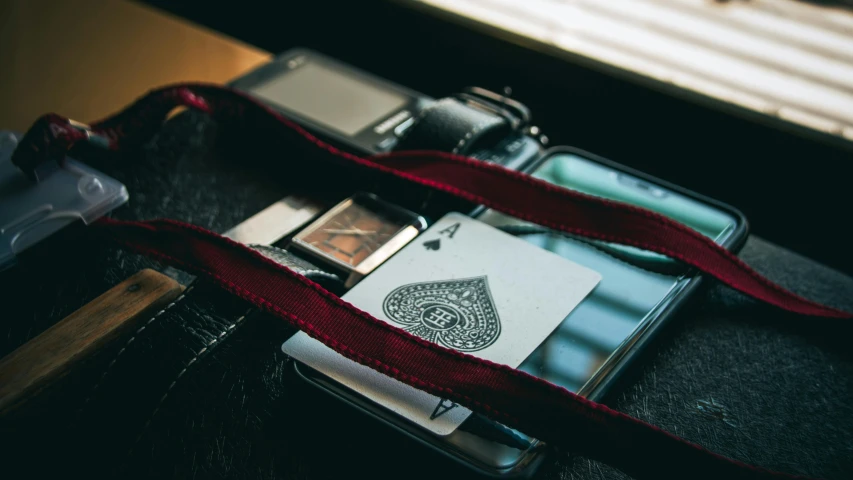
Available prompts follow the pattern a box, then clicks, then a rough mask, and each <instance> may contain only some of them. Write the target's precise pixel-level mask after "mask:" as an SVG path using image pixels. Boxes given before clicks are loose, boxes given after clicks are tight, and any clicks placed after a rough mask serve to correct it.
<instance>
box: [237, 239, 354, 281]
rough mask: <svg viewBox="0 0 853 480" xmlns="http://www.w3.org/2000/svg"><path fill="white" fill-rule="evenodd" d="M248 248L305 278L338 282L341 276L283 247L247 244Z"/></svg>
mask: <svg viewBox="0 0 853 480" xmlns="http://www.w3.org/2000/svg"><path fill="white" fill-rule="evenodd" d="M249 247H250V248H253V249H254V250H256V251H257V252H258V253H260V254H261V255H263V256H265V257H267V258H269V259H270V260H272V261H273V262H276V263H278V264H279V265H284V266H285V267H287V268H289V269H291V270H293V271H294V272H296V273H298V274H300V275H302V276H303V277H305V278H308V279H310V280H313V281H315V282H321V281H322V282H325V281H331V282H340V281H341V278H340V277H338V276H337V275H335V274H334V273H330V272H327V271H325V270H323V269H321V268H320V267H318V266H316V265H314V264H313V263H311V262H309V261H308V260H305V259H303V258H301V257H297V256H296V255H294V254H293V253H292V252H289V251H287V250H285V249H283V248H278V247H273V246H270V245H257V244H253V245H249Z"/></svg>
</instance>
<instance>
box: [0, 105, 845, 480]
mask: <svg viewBox="0 0 853 480" xmlns="http://www.w3.org/2000/svg"><path fill="white" fill-rule="evenodd" d="M215 132H216V128H215V127H213V126H211V124H210V122H208V121H206V120H204V118H203V117H200V116H196V115H187V116H182V117H180V118H179V119H177V120H176V121H174V122H171V123H170V125H169V127H168V128H167V129H166V131H165V132H164V133H163V134H162V135H161V136H160V137H159V138H158V139H157V140H156V141H155V142H154V143H153V144H152V145H149V146H148V148H147V149H146V150H145V152H144V153H143V155H141V157H140V158H138V159H136V160H137V161H136V162H135V163H124V164H111V163H109V162H105V163H101V164H100V165H99V166H101V167H102V168H105V169H106V170H108V171H109V172H110V173H111V174H113V175H115V176H116V177H117V178H119V179H120V180H122V181H123V182H125V183H126V184H127V186H128V188H129V190H130V191H131V194H132V200H131V203H130V205H129V206H128V207H125V208H123V209H121V210H120V211H118V212H116V216H118V217H121V218H155V217H170V218H177V219H182V220H187V221H192V222H194V223H196V224H198V225H201V226H203V227H206V228H212V229H215V230H219V231H223V230H225V229H227V228H228V227H230V226H232V225H233V224H235V223H238V222H239V221H240V220H242V219H243V218H245V217H247V216H248V215H250V214H251V213H253V212H255V211H257V210H259V209H260V208H262V207H263V206H265V205H267V204H269V203H271V202H273V201H275V200H276V199H278V198H279V197H280V196H281V195H283V194H286V193H287V188H285V187H284V186H282V185H281V184H280V183H278V182H277V181H274V180H273V179H272V177H271V176H270V175H266V174H265V171H264V170H263V169H260V170H259V169H258V168H257V165H256V164H255V163H253V162H251V161H250V160H251V159H250V158H248V157H246V156H241V155H235V154H234V152H233V151H232V153H231V154H229V155H227V156H225V157H222V156H218V157H217V156H211V155H210V153H211V149H210V148H209V146H211V145H213V144H214V143H222V141H223V134H221V133H220V134H219V135H216V134H215ZM225 136H226V137H227V134H226V135H225ZM255 154H257V152H254V153H252V155H255ZM266 154H267V155H270V156H272V155H281V152H266ZM742 257H743V258H744V259H745V260H746V261H747V262H748V263H750V264H751V265H753V266H754V267H756V268H757V269H759V270H760V271H761V272H763V273H765V274H766V275H767V276H769V277H770V278H771V279H773V280H775V281H778V282H780V283H782V284H783V285H785V286H787V287H789V288H792V289H794V290H795V291H797V292H799V293H801V294H803V295H805V296H808V297H810V298H814V299H816V300H820V301H823V302H827V303H829V304H832V305H835V306H838V307H841V308H845V309H848V310H853V279H851V278H850V277H847V276H844V275H842V274H839V273H837V272H835V271H833V270H831V269H828V268H826V267H823V266H821V265H819V264H816V263H814V262H812V261H810V260H808V259H806V258H803V257H801V256H799V255H797V254H794V253H791V252H789V251H786V250H784V249H782V248H779V247H777V246H775V245H773V244H771V243H769V242H766V241H764V240H761V239H759V238H756V237H752V238H751V239H750V240H749V241H748V243H747V245H746V247H745V248H744V250H743V252H742ZM83 265H84V266H83V267H82V268H77V269H66V270H60V271H61V272H64V273H63V276H61V277H56V278H52V277H48V276H45V275H44V270H42V271H40V270H38V269H37V268H35V267H30V268H29V269H27V268H21V269H18V270H13V271H7V272H4V273H3V275H0V288H2V290H3V291H4V295H5V298H4V302H6V303H7V305H10V309H9V310H8V311H9V312H11V314H10V315H8V316H5V319H4V326H3V328H4V331H3V332H2V335H0V342H2V347H3V352H7V351H10V350H11V349H13V348H15V347H16V346H17V345H19V344H20V343H22V342H23V341H25V340H26V339H28V338H31V337H32V336H34V335H36V334H38V333H39V331H41V330H42V329H44V328H46V327H47V326H48V325H49V324H51V323H52V322H55V321H56V320H58V319H59V318H62V317H63V316H65V315H66V314H67V313H70V312H71V311H73V310H74V309H76V308H77V307H79V306H80V305H82V304H84V303H86V302H87V301H88V300H89V299H91V298H94V296H97V295H98V294H100V293H101V292H103V291H104V290H106V289H107V288H109V287H110V286H111V285H113V284H115V283H118V282H119V281H121V280H122V279H124V278H126V277H127V276H129V275H130V274H132V273H133V272H135V271H137V270H138V269H139V268H142V267H144V266H150V265H153V264H152V263H151V262H149V261H147V260H144V259H140V258H139V257H137V256H134V255H128V254H124V253H122V252H118V251H114V250H109V251H102V252H96V254H93V255H92V256H91V257H87V260H86V261H85V262H83ZM39 272H41V273H39ZM33 285H35V286H36V288H35V289H34V288H33ZM50 295H54V296H55V297H52V298H54V299H55V300H54V301H46V300H45V299H46V298H51V297H50ZM850 333H851V328H850V327H849V326H848V324H847V323H845V322H838V321H821V320H815V319H808V318H803V317H797V316H794V315H788V314H784V313H781V312H779V311H776V310H774V309H771V308H769V307H766V306H763V305H760V304H757V303H756V302H754V301H752V300H750V299H748V298H745V297H743V296H742V295H739V294H737V293H735V292H733V291H731V290H729V289H727V288H724V287H721V286H718V285H712V284H711V283H710V282H709V283H708V284H707V285H706V288H705V289H704V290H702V291H701V293H700V294H699V295H697V297H696V298H695V300H694V301H693V302H692V303H691V304H690V305H689V306H688V307H687V308H686V309H685V310H683V311H682V312H681V313H680V314H679V315H678V316H677V318H676V319H674V320H673V321H672V322H671V323H670V325H669V326H668V327H667V328H666V329H665V330H664V332H663V334H662V335H661V336H660V337H659V338H658V339H657V340H656V341H655V342H654V343H653V345H652V346H651V347H650V348H649V349H648V350H647V351H646V352H645V353H644V354H643V355H642V356H641V357H640V358H639V359H638V362H636V364H635V365H634V368H632V369H630V370H629V372H628V373H627V374H626V376H625V378H624V379H623V381H622V382H621V385H619V386H617V387H616V389H615V390H614V391H613V393H612V395H610V397H608V398H607V399H606V400H605V401H606V403H608V404H609V405H611V406H613V407H615V408H617V409H619V410H621V411H624V412H626V413H629V414H631V415H634V416H637V417H638V418H641V419H643V420H646V421H649V422H651V423H653V424H656V425H659V426H661V427H663V428H664V429H666V430H668V431H671V432H673V433H676V434H678V435H681V436H683V437H685V438H687V439H689V440H693V441H696V442H698V443H700V444H702V445H704V446H707V447H709V448H711V449H713V450H715V451H717V452H719V453H722V454H724V455H728V456H732V457H735V458H738V459H740V460H744V461H747V462H751V463H755V464H758V465H761V466H764V467H769V468H774V469H779V470H784V471H787V472H791V473H801V474H808V475H813V476H820V477H825V478H837V479H842V478H851V477H853V407H851V404H853V402H851V400H853V385H851V382H850V378H851V376H853V375H851V374H853V358H851V352H850V348H849V346H848V345H849V338H850ZM288 334H289V330H287V329H286V328H283V326H282V325H281V324H280V323H279V322H276V321H275V320H274V319H271V318H268V317H264V316H257V317H252V318H249V319H247V320H246V321H245V322H243V323H242V324H241V326H240V328H238V329H237V330H236V331H235V332H234V333H233V334H231V335H230V336H229V337H228V338H227V339H225V340H223V341H222V342H221V344H220V345H219V347H217V348H216V349H215V350H214V351H213V352H212V353H211V354H210V355H207V356H206V357H205V361H204V362H199V365H195V366H194V368H193V369H192V370H190V371H189V372H188V373H187V375H185V376H184V377H183V378H182V379H181V381H180V382H178V383H177V384H176V385H175V386H174V388H171V387H170V390H169V396H168V398H166V399H164V400H163V402H161V404H160V405H159V409H158V410H157V411H155V412H153V413H151V414H149V415H144V416H145V417H147V418H148V419H149V421H148V422H147V423H146V424H145V425H144V426H142V427H139V429H138V430H137V431H134V432H132V434H131V435H127V437H128V438H131V439H133V441H132V442H130V443H129V444H128V445H115V446H114V447H115V451H116V452H119V453H117V454H116V455H115V456H114V457H111V458H97V451H96V450H91V451H88V453H87V454H86V455H87V457H84V459H88V458H89V457H88V455H91V459H92V462H91V463H90V464H89V468H90V469H91V470H89V471H87V473H88V474H89V475H90V476H95V477H97V476H98V474H99V473H103V472H102V471H101V469H103V471H104V472H116V471H118V472H120V474H119V476H121V477H124V478H130V477H138V478H151V477H156V478H246V479H253V478H264V479H266V478H304V479H320V478H341V477H344V476H347V477H356V478H358V477H367V478H400V477H415V478H434V477H435V476H437V475H440V476H444V477H446V478H456V477H458V476H464V475H466V473H465V472H462V471H459V470H457V469H455V468H454V467H452V466H449V465H447V463H446V462H443V461H441V459H439V458H438V457H436V456H435V455H433V454H431V453H429V452H427V451H426V450H424V449H422V448H420V447H419V446H418V445H416V444H415V443H414V442H412V441H409V440H406V439H403V438H400V437H399V436H395V435H393V434H392V432H390V431H389V430H388V429H387V428H382V427H380V426H378V425H377V424H376V423H375V422H373V421H371V420H370V419H368V418H365V417H363V416H360V415H356V414H354V413H353V412H352V411H351V410H349V409H347V408H343V406H342V405H341V404H339V403H337V402H336V401H334V400H332V399H330V398H328V397H326V396H324V395H321V394H318V393H317V392H314V391H311V390H310V389H308V388H307V387H305V386H304V385H303V384H302V383H301V382H300V381H299V380H298V379H297V378H296V377H295V375H294V374H293V372H292V369H291V368H290V366H289V365H288V364H287V363H286V360H285V358H284V357H283V355H282V354H281V353H280V351H279V347H280V345H281V342H282V340H283V339H284V338H286V337H287V335H288ZM149 355H159V352H157V350H156V348H152V350H151V351H150V352H149ZM155 373H156V372H153V373H152V374H155ZM80 378H83V379H84V380H85V379H86V378H88V381H89V382H91V381H93V380H92V378H91V375H90V376H89V377H85V376H83V377H80ZM84 383H85V382H84ZM84 386H85V385H84ZM86 388H89V389H90V388H91V387H90V386H89V387H86ZM130 394H131V393H129V395H130ZM117 400H121V399H117ZM79 401H80V399H79V398H74V397H73V396H69V397H67V398H66V402H67V404H68V405H69V407H68V408H69V411H72V412H73V408H72V406H75V405H77V403H75V402H79ZM81 435H82V434H81ZM81 438H85V437H81ZM6 440H14V439H13V438H10V437H7V438H6ZM112 440H113V439H110V438H107V439H91V441H93V442H94V441H101V442H110V441H112ZM115 441H116V442H117V441H118V440H115ZM81 442H82V440H81ZM121 452H127V453H121ZM661 461H665V459H661ZM105 465H109V468H107V467H106V466H105ZM115 469H118V470H115ZM110 476H113V477H114V476H115V475H110ZM538 477H539V478H543V479H556V478H562V479H600V478H622V475H621V474H620V473H619V472H616V471H614V470H612V469H610V468H608V467H606V466H602V465H599V464H597V463H595V462H589V461H587V460H585V459H581V458H572V457H571V456H570V454H569V453H561V454H558V455H557V456H555V457H554V458H553V459H552V460H550V461H548V462H547V463H546V464H545V466H544V467H543V469H542V470H541V471H540V472H539V475H538Z"/></svg>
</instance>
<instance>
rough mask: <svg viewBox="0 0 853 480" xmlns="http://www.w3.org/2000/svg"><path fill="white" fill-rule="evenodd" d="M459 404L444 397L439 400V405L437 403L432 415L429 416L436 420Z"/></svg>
mask: <svg viewBox="0 0 853 480" xmlns="http://www.w3.org/2000/svg"><path fill="white" fill-rule="evenodd" d="M458 406H459V405H458V404H456V403H453V402H451V401H450V400H447V399H445V398H442V399H441V400H439V401H438V405H436V406H435V408H434V409H433V411H432V415H430V416H429V419H430V420H435V419H436V418H438V417H440V416H442V415H444V414H445V413H447V412H449V411H451V410H453V409H454V408H456V407H458Z"/></svg>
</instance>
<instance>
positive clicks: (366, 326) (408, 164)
mask: <svg viewBox="0 0 853 480" xmlns="http://www.w3.org/2000/svg"><path fill="white" fill-rule="evenodd" d="M176 106H189V107H192V108H197V109H200V110H202V111H204V112H207V113H209V114H211V115H213V116H215V117H217V118H219V119H225V120H230V119H233V118H234V117H235V116H239V117H240V118H242V119H243V120H244V121H247V122H251V123H250V124H251V125H252V126H253V127H255V128H258V129H268V131H270V132H276V134H277V135H292V134H293V133H296V134H298V135H297V136H301V137H302V138H303V139H307V140H309V141H311V142H313V143H314V144H316V145H317V146H318V147H320V149H321V150H322V151H323V152H325V153H326V155H327V158H328V159H329V160H332V161H335V162H338V163H340V162H347V163H350V164H354V165H357V166H360V167H362V168H366V169H373V170H377V171H381V172H384V173H386V174H389V175H393V176H396V177H399V178H403V179H406V180H409V181H411V182H414V183H418V184H421V185H425V186H428V187H431V188H433V189H436V190H440V191H443V192H446V193H448V194H451V195H454V196H456V197H459V198H463V199H465V200H468V201H471V202H474V203H478V204H483V205H486V206H488V207H491V208H494V209H496V210H499V211H502V212H504V213H507V214H510V215H513V216H515V217H518V218H521V219H524V220H528V221H531V222H534V223H537V224H540V225H544V226H547V227H549V228H553V229H555V230H559V231H563V232H568V233H572V234H576V235H581V236H585V237H588V238H595V239H600V240H605V241H608V242H614V243H621V244H625V245H632V246H635V247H639V248H643V249H646V250H650V251H654V252H658V253H662V254H665V255H668V256H670V257H673V258H676V259H679V260H681V261H683V262H685V263H687V264H689V265H692V266H694V267H696V268H697V269H699V270H701V271H702V272H704V273H706V274H708V275H711V276H713V277H715V278H717V279H719V280H720V281H722V282H724V283H725V284H727V285H729V286H731V287H732V288H735V289H737V290H739V291H741V292H743V293H746V294H748V295H750V296H752V297H755V298H757V299H759V300H762V301H764V302H766V303H769V304H771V305H775V306H777V307H779V308H782V309H784V310H788V311H791V312H795V313H801V314H806V315H813V316H821V317H831V318H851V315H850V314H849V313H846V312H843V311H840V310H837V309H834V308H830V307H827V306H824V305H821V304H818V303H815V302H812V301H810V300H807V299H804V298H802V297H800V296H797V295H795V294H793V293H791V292H789V291H787V290H785V289H783V288H781V287H779V286H778V285H775V284H774V283H772V282H770V281H769V280H767V279H766V278H764V277H762V276H761V275H760V274H758V273H756V272H755V271H754V270H752V269H751V268H749V267H748V266H747V265H746V264H744V263H743V262H742V261H741V260H740V259H738V258H737V257H736V256H734V255H733V254H731V253H730V252H728V251H726V250H725V249H723V248H722V247H720V246H718V245H716V244H715V243H714V242H713V241H711V240H710V239H708V238H706V237H704V236H702V235H701V234H699V233H697V232H695V231H693V230H691V229H689V228H688V227H686V226H684V225H681V224H679V223H676V222H674V221H672V220H670V219H668V218H666V217H663V216H662V215H659V214H656V213H653V212H650V211H648V210H644V209H641V208H637V207H633V206H630V205H626V204H622V203H618V202H612V201H608V200H603V199H600V198H596V197H591V196H588V195H584V194H581V193H577V192H574V191H571V190H567V189H564V188H560V187H557V186H554V185H551V184H548V183H546V182H543V181H540V180H537V179H534V178H531V177H529V176H528V175H524V174H521V173H518V172H513V171H509V170H506V169H504V168H503V167H500V166H497V165H493V164H487V163H484V162H481V161H477V160H473V159H469V158H465V157H460V156H457V155H451V154H447V153H440V152H401V153H392V154H388V155H380V156H376V157H371V158H360V157H358V156H355V155H352V154H348V153H345V152H342V151H340V150H338V149H336V148H334V147H332V146H330V145H328V144H326V143H323V142H322V141H320V140H318V139H317V138H315V137H313V136H311V135H310V134H308V133H307V132H305V131H304V130H303V129H302V128H301V127H299V126H298V125H295V124H294V123H293V122H291V121H289V120H287V119H285V118H283V117H282V116H280V115H279V114H278V113H276V112H274V111H272V110H270V109H269V108H267V107H265V106H263V105H260V104H258V103H256V102H255V101H253V100H251V99H250V98H248V97H246V96H245V95H244V94H241V93H239V92H236V91H233V90H229V89H224V88H222V87H216V86H208V85H180V86H175V87H168V88H164V89H161V90H157V91H154V92H151V93H150V94H149V95H147V96H146V97H143V98H142V99H140V100H139V101H137V102H136V103H135V104H134V105H132V106H131V107H129V108H128V109H127V110H125V111H124V112H122V113H119V114H118V115H116V116H114V117H111V118H109V119H107V120H105V121H102V122H99V123H97V124H94V125H93V126H92V132H89V133H86V132H81V131H79V130H77V129H75V128H73V127H72V126H70V124H68V123H67V121H65V120H64V119H62V118H61V117H58V116H46V117H43V119H42V120H41V123H37V124H36V125H35V126H34V127H33V128H32V129H31V130H30V131H29V132H28V133H27V135H26V136H25V138H24V139H22V142H21V145H20V146H19V147H18V149H17V150H16V152H15V156H14V157H13V161H14V162H15V163H16V164H17V165H19V166H21V167H22V168H24V169H25V170H27V171H34V170H35V169H36V168H37V166H38V164H39V163H40V162H42V161H44V160H45V158H46V156H47V155H48V153H45V152H50V153H49V155H50V156H53V155H56V153H57V152H64V151H67V149H69V148H71V147H72V146H73V145H74V144H76V143H77V142H80V141H83V140H86V139H87V138H88V137H87V135H88V136H89V137H90V136H91V135H96V136H97V137H98V138H101V139H103V140H104V141H105V142H106V143H108V144H109V146H110V148H113V149H116V150H118V149H122V148H125V147H128V146H131V145H133V144H137V143H138V142H141V141H144V140H146V139H147V138H149V137H150V136H151V135H153V133H154V132H156V130H157V129H158V128H159V124H160V122H161V121H162V120H163V118H165V116H166V115H167V114H168V113H169V111H171V110H172V109H173V108H174V107H176ZM284 127H289V128H284ZM45 143H46V145H45ZM47 147H50V148H47ZM51 158H56V157H51ZM96 227H97V228H96V230H97V231H100V232H102V233H104V234H107V235H109V236H111V237H112V238H114V239H115V240H116V241H118V242H119V243H120V244H122V245H124V246H125V247H127V248H130V249H133V250H135V251H137V252H140V253H142V254H145V255H149V256H151V257H154V258H157V259H159V260H162V261H164V262H166V263H170V264H172V265H174V266H176V267H178V268H182V269H185V270H187V271H190V272H192V273H195V274H198V275H200V276H204V277H206V278H208V279H209V280H211V281H213V282H216V283H217V284H219V285H220V286H222V287H223V288H225V289H226V290H228V291H230V292H232V293H234V294H235V295H238V296H240V297H241V298H244V299H245V300H247V301H249V302H251V303H253V304H254V305H257V306H258V307H260V308H262V309H264V310H267V311H269V312H271V313H273V314H274V315H277V316H278V317H280V318H282V319H284V320H286V321H287V322H289V323H291V324H293V325H294V326H296V327H297V328H299V329H300V330H303V331H305V332H306V333H308V334H309V335H311V336H312V337H314V338H316V339H318V340H319V341H321V342H323V343H324V344H325V345H327V346H329V347H330V348H332V349H334V350H335V351H337V352H339V353H341V354H342V355H344V356H346V357H348V358H350V359H352V360H354V361H357V362H359V363H361V364H364V365H367V366H369V367H371V368H374V369H376V370H378V371H380V372H382V373H384V374H386V375H389V376H391V377H394V378H396V379H398V380H400V381H402V382H404V383H407V384H409V385H412V386H414V387H416V388H419V389H422V390H425V391H428V392H430V393H432V394H435V395H438V396H441V397H444V398H449V399H452V400H453V401H455V402H457V403H459V404H461V405H464V406H466V407H467V408H470V409H471V410H475V411H479V412H481V413H483V414H485V415H488V416H489V417H491V418H493V419H495V420H497V421H500V422H502V423H505V424H507V425H509V426H512V427H515V428H518V429H520V430H522V431H524V432H525V433H528V434H531V435H533V436H535V437H537V438H540V439H542V440H545V441H547V442H550V443H552V444H555V445H560V446H563V447H566V448H569V449H571V450H572V451H575V452H577V453H580V454H583V455H585V456H588V457H590V458H595V459H598V460H601V461H603V462H606V463H608V464H611V465H613V466H615V467H617V468H620V469H622V470H623V471H625V472H627V473H629V474H631V475H634V476H637V477H642V478H660V477H676V476H677V477H679V478H764V477H767V478H771V477H772V478H777V477H787V476H786V475H784V474H779V473H773V472H769V471H766V470H763V469H759V468H754V467H750V466H747V465H745V464H742V463H740V462H736V461H733V460H730V459H726V458H724V457H721V456H718V455H716V454H713V453H711V452H709V451H707V450H704V449H702V448H701V447H699V446H697V445H694V444H692V443H689V442H687V441H685V440H682V439H679V438H677V437H675V436H673V435H671V434H668V433H666V432H664V431H662V430H660V429H658V428H656V427H654V426H651V425H648V424H646V423H643V422H640V421H639V420H636V419H633V418H631V417H628V416H626V415H624V414H621V413H619V412H616V411H613V410H611V409H609V408H607V407H605V406H603V405H598V404H595V403H593V402H590V401H588V400H585V399H583V398H580V397H578V396H576V395H574V394H572V393H570V392H568V391H567V390H565V389H563V388H560V387H557V386H555V385H552V384H550V383H548V382H545V381H543V380H540V379H537V378H535V377H533V376H530V375H528V374H526V373H523V372H520V371H517V370H514V369H511V368H509V367H506V366H503V365H497V364H494V363H491V362H488V361H485V360H481V359H478V358H475V357H473V356H470V355H466V354H462V353H459V352H456V351H453V350H449V349H446V348H443V347H440V346H438V345H435V344H432V343H429V342H426V341H424V340H422V339H419V338H417V337H414V336H412V335H410V334H408V333H406V332H404V331H402V330H400V329H397V328H395V327H393V326H390V325H388V324H387V323H385V322H382V321H379V320H377V319H375V318H374V317H372V316H371V315H369V314H367V313H365V312H362V311H360V310H358V309H357V308H355V307H354V306H352V305H350V304H348V303H346V302H343V301H342V300H340V299H339V298H338V297H336V296H334V295H332V294H330V293H329V292H327V291H325V290H323V289H322V288H321V287H319V286H318V285H316V284H314V283H312V282H310V281H308V280H306V279H305V278H303V277H300V276H298V275H296V274H294V273H293V272H291V271H289V270H287V269H286V268H284V267H281V266H279V265H277V264H275V263H273V262H271V261H270V260H268V259H266V258H264V257H263V256H261V255H260V254H257V253H256V252H254V251H252V250H250V249H248V248H246V247H244V246H242V245H240V244H237V243H234V242H232V241H230V240H227V239H225V238H222V237H220V236H218V235H216V234H214V233H211V232H208V231H206V230H203V229H200V228H198V227H194V226H191V225H186V224H182V223H178V222H174V221H168V220H159V221H152V222H118V221H115V220H109V219H103V220H101V221H99V222H98V224H97V225H96Z"/></svg>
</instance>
